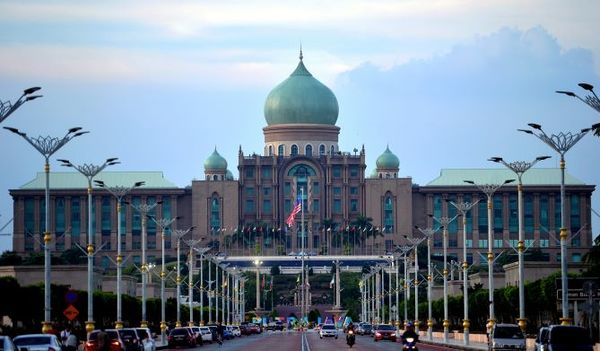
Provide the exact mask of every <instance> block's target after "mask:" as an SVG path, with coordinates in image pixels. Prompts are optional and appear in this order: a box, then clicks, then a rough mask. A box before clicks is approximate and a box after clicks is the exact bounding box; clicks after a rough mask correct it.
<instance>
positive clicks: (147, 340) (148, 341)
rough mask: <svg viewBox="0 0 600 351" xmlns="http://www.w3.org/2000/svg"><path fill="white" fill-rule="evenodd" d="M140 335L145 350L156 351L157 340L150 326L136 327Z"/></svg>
mask: <svg viewBox="0 0 600 351" xmlns="http://www.w3.org/2000/svg"><path fill="white" fill-rule="evenodd" d="M135 330H136V331H137V333H138V336H139V337H140V339H141V341H142V345H143V349H144V351H156V341H155V340H154V338H153V337H152V333H151V332H150V329H148V328H135Z"/></svg>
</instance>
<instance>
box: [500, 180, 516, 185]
mask: <svg viewBox="0 0 600 351" xmlns="http://www.w3.org/2000/svg"><path fill="white" fill-rule="evenodd" d="M514 181H515V180H514V179H507V180H505V181H504V183H502V184H503V185H504V184H508V183H512V182H514Z"/></svg>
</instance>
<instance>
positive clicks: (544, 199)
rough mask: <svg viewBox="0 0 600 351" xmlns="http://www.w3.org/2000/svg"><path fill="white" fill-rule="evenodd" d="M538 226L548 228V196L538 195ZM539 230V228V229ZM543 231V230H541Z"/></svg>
mask: <svg viewBox="0 0 600 351" xmlns="http://www.w3.org/2000/svg"><path fill="white" fill-rule="evenodd" d="M539 201H540V226H541V227H544V228H548V195H547V194H542V195H540V199H539ZM540 229H541V228H540ZM541 230H543V229H541Z"/></svg>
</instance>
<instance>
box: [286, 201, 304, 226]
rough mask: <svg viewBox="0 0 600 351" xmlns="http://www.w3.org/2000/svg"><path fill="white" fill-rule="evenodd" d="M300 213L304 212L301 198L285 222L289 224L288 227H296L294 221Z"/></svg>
mask: <svg viewBox="0 0 600 351" xmlns="http://www.w3.org/2000/svg"><path fill="white" fill-rule="evenodd" d="M300 211H302V198H300V196H298V198H297V199H296V203H295V204H294V208H293V209H292V212H291V213H290V215H289V216H288V218H287V219H286V220H285V224H287V225H288V227H292V226H294V221H295V220H296V215H297V214H298V213H299V212H300Z"/></svg>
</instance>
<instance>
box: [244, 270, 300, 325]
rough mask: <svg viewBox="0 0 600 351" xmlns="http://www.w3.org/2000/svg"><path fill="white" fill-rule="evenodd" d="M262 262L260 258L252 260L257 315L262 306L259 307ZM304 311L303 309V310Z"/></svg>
mask: <svg viewBox="0 0 600 351" xmlns="http://www.w3.org/2000/svg"><path fill="white" fill-rule="evenodd" d="M262 263H263V262H262V261H260V260H254V265H255V266H256V309H255V310H256V314H257V315H258V314H259V313H260V312H261V311H262V308H260V265H261V264H262ZM303 312H304V311H303Z"/></svg>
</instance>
